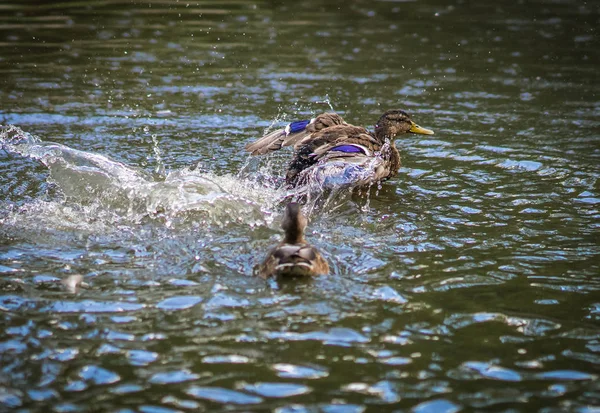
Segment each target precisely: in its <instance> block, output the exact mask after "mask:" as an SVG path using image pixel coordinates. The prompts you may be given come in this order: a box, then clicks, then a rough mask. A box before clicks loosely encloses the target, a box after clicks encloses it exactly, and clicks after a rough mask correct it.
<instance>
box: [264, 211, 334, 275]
mask: <svg viewBox="0 0 600 413" xmlns="http://www.w3.org/2000/svg"><path fill="white" fill-rule="evenodd" d="M306 224H307V220H306V217H305V216H304V215H303V214H302V211H301V210H300V205H299V204H297V203H296V202H290V203H289V204H287V205H286V207H285V212H284V215H283V220H282V222H281V228H283V230H284V231H285V235H284V237H283V240H282V241H281V242H280V243H279V244H278V245H277V246H275V247H274V248H273V249H271V250H270V251H269V253H268V254H267V256H266V258H265V260H264V261H263V263H262V264H261V265H260V266H259V268H258V275H260V276H261V277H262V278H269V277H281V278H286V277H305V276H313V275H319V274H328V273H329V265H328V264H327V261H325V259H324V258H323V256H321V254H320V253H319V251H318V250H317V249H316V248H315V247H313V246H312V245H310V244H309V243H308V242H306V240H305V239H304V229H305V228H306Z"/></svg>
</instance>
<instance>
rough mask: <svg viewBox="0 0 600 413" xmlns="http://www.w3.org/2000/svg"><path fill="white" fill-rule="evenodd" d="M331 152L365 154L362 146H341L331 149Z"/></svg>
mask: <svg viewBox="0 0 600 413" xmlns="http://www.w3.org/2000/svg"><path fill="white" fill-rule="evenodd" d="M331 150H332V151H338V152H346V153H365V151H364V149H362V148H361V147H360V146H354V145H340V146H336V147H334V148H331Z"/></svg>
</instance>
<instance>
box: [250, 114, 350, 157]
mask: <svg viewBox="0 0 600 413" xmlns="http://www.w3.org/2000/svg"><path fill="white" fill-rule="evenodd" d="M335 125H347V123H346V122H345V121H344V119H342V117H341V116H340V115H338V114H337V113H322V114H320V115H318V116H317V117H316V118H313V119H305V120H298V121H295V122H292V123H290V124H288V125H286V127H285V128H282V129H277V130H275V131H273V132H271V133H268V134H267V135H265V136H263V137H262V138H260V139H258V140H257V141H255V142H252V143H250V144H248V145H246V150H247V151H248V152H250V153H251V154H252V155H263V154H265V153H268V152H273V151H277V150H279V149H281V148H282V147H284V146H290V145H294V146H296V145H297V144H298V143H299V142H301V141H302V140H304V139H306V138H310V136H311V135H312V134H314V133H316V132H319V131H322V130H325V129H328V128H330V127H332V126H335Z"/></svg>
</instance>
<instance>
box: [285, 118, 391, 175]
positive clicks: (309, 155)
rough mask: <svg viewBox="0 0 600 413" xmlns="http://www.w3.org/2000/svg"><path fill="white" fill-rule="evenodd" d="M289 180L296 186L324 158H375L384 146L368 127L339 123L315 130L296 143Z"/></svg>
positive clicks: (350, 159)
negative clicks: (376, 153) (304, 173)
mask: <svg viewBox="0 0 600 413" xmlns="http://www.w3.org/2000/svg"><path fill="white" fill-rule="evenodd" d="M296 149H297V150H296V153H295V154H294V158H293V159H292V161H291V162H290V166H289V168H288V172H287V175H286V181H287V182H288V183H289V184H292V185H294V184H295V182H296V178H297V175H298V174H299V173H300V172H301V171H303V170H305V169H307V168H310V167H311V166H313V165H315V164H316V163H318V162H319V161H321V160H325V159H333V158H347V160H348V161H352V160H357V159H358V158H371V157H373V156H374V153H375V152H376V151H378V150H380V149H381V144H380V143H379V141H378V140H377V139H375V137H374V136H373V135H372V134H371V133H370V132H368V131H367V130H366V129H365V128H362V127H359V126H353V125H336V126H332V127H330V128H327V129H325V130H322V131H319V132H316V133H313V134H312V135H311V136H308V137H306V138H305V139H303V140H302V141H300V142H299V143H298V144H297V145H296Z"/></svg>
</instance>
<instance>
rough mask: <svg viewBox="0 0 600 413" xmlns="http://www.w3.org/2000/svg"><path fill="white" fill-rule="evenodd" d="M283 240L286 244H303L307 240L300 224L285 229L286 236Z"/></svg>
mask: <svg viewBox="0 0 600 413" xmlns="http://www.w3.org/2000/svg"><path fill="white" fill-rule="evenodd" d="M283 242H285V243H286V244H302V243H304V242H306V241H305V240H304V232H303V231H302V228H300V227H299V226H296V225H294V226H292V227H290V228H288V229H287V230H286V231H285V237H284V238H283Z"/></svg>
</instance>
